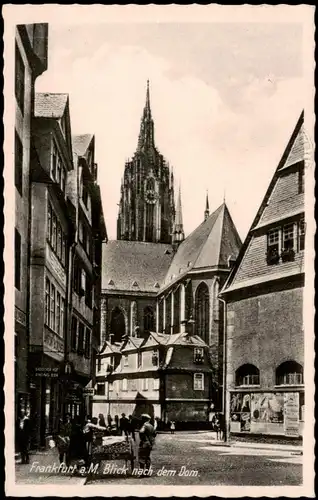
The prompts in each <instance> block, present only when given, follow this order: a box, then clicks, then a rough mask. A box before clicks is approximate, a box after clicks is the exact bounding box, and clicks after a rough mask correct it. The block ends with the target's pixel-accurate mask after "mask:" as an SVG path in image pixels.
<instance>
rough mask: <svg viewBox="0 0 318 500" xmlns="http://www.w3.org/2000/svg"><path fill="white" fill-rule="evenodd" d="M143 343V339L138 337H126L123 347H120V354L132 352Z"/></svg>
mask: <svg viewBox="0 0 318 500" xmlns="http://www.w3.org/2000/svg"><path fill="white" fill-rule="evenodd" d="M143 341H144V339H141V338H139V337H127V338H126V340H124V342H123V345H122V346H121V352H125V351H134V350H135V349H138V348H139V347H140V346H141V344H142V343H143Z"/></svg>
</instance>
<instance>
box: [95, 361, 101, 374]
mask: <svg viewBox="0 0 318 500" xmlns="http://www.w3.org/2000/svg"><path fill="white" fill-rule="evenodd" d="M96 369H97V371H98V372H100V371H102V360H101V358H97V360H96Z"/></svg>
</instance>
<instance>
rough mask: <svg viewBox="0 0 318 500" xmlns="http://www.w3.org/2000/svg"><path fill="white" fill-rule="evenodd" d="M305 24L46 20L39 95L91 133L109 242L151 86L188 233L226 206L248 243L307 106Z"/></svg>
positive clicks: (158, 131) (162, 147)
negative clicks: (65, 98)
mask: <svg viewBox="0 0 318 500" xmlns="http://www.w3.org/2000/svg"><path fill="white" fill-rule="evenodd" d="M302 36H303V33H302V24H300V23H299V24H298V23H296V22H293V23H282V24H281V23H263V24H262V23H251V22H249V23H244V22H240V23H212V22H209V23H177V22H170V23H163V22H157V23H148V24H147V23H142V24H138V23H136V24H133V23H126V24H125V25H123V24H120V23H114V22H112V23H109V24H107V23H105V22H103V23H96V22H95V23H88V24H86V25H85V24H83V23H81V24H69V25H67V24H66V23H65V22H64V23H63V25H62V24H60V23H58V22H56V21H55V22H53V23H50V24H49V59H48V70H47V71H46V72H45V73H43V75H42V76H40V77H39V78H38V79H37V82H36V91H37V92H65V93H68V94H69V96H70V113H71V127H72V134H81V133H92V134H95V141H96V153H95V156H96V162H97V163H98V169H99V174H98V182H99V184H100V186H101V191H102V201H103V209H104V217H105V221H106V225H107V231H108V237H109V239H115V238H116V219H117V213H118V202H119V195H120V182H121V178H122V175H123V172H124V165H125V161H126V160H127V159H128V158H130V157H132V156H133V154H134V152H135V150H136V146H137V139H138V133H139V126H140V119H141V114H142V110H143V107H144V103H145V96H146V82H147V79H149V80H150V101H151V109H152V114H153V118H154V122H155V142H156V146H157V148H158V149H159V151H160V152H161V153H162V154H163V155H164V157H165V158H166V159H167V161H168V162H169V164H170V166H173V169H174V175H175V183H176V186H175V191H176V192H177V190H178V189H179V185H181V192H182V206H183V221H184V229H185V233H186V235H187V234H190V232H191V231H193V230H194V229H195V227H196V226H197V225H198V224H200V223H201V222H202V220H203V217H204V209H205V197H206V192H207V191H208V195H209V201H210V212H212V211H213V210H215V209H217V207H218V206H219V205H220V204H221V203H222V202H223V200H224V199H225V201H226V203H227V206H228V208H229V210H230V213H231V216H232V218H233V220H234V223H235V224H236V227H237V229H238V232H239V234H240V236H241V238H242V239H244V238H245V236H246V234H247V231H248V229H249V227H250V225H251V223H252V221H253V219H254V217H255V215H256V211H257V209H258V208H259V205H260V203H261V201H262V198H263V197H264V195H265V191H266V189H267V186H268V184H269V181H270V179H271V177H272V175H273V173H274V170H275V169H276V167H277V164H278V162H279V160H280V157H281V155H282V154H283V152H284V149H285V147H286V145H287V142H288V140H289V138H290V135H291V133H292V131H293V129H294V127H295V125H296V122H297V119H298V117H299V115H300V113H301V111H302V109H303V107H304V97H303V96H304V85H305V81H304V77H303V74H304V68H303V60H302V54H303V51H302Z"/></svg>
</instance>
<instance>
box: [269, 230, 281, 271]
mask: <svg viewBox="0 0 318 500" xmlns="http://www.w3.org/2000/svg"><path fill="white" fill-rule="evenodd" d="M279 236H280V230H279V229H271V230H270V231H269V232H268V234H267V264H268V265H273V264H278V262H279Z"/></svg>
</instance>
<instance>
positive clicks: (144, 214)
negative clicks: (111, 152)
mask: <svg viewBox="0 0 318 500" xmlns="http://www.w3.org/2000/svg"><path fill="white" fill-rule="evenodd" d="M174 218H175V203H174V179H173V173H172V172H171V173H170V169H169V166H168V164H167V162H166V160H165V159H164V157H163V156H162V154H160V153H159V151H158V150H157V148H156V146H155V140H154V122H153V119H152V115H151V108H150V95H149V81H147V93H146V104H145V107H144V110H143V115H142V118H141V124H140V132H139V139H138V145H137V150H136V152H135V154H134V155H133V157H132V159H131V160H129V161H128V162H126V165H125V171H124V176H123V179H122V184H121V194H120V203H119V212H118V218H117V239H118V240H129V241H147V242H153V243H171V240H172V232H173V225H174Z"/></svg>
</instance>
